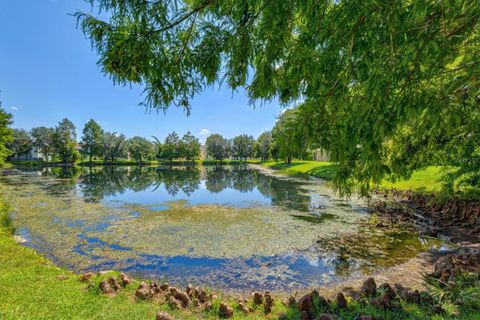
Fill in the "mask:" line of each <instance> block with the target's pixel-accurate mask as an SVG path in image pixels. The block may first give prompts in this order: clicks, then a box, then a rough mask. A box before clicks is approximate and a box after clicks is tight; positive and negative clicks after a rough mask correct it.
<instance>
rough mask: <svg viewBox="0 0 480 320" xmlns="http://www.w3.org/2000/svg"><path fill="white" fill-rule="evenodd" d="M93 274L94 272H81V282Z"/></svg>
mask: <svg viewBox="0 0 480 320" xmlns="http://www.w3.org/2000/svg"><path fill="white" fill-rule="evenodd" d="M94 275H95V273H93V272H85V273H84V274H82V275H81V276H80V281H81V282H88V281H89V280H90V279H91V278H92V277H93V276H94Z"/></svg>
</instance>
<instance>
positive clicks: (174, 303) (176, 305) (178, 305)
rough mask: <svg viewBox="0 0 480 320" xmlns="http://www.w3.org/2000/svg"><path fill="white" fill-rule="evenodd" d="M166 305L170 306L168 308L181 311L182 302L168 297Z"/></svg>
mask: <svg viewBox="0 0 480 320" xmlns="http://www.w3.org/2000/svg"><path fill="white" fill-rule="evenodd" d="M168 304H169V305H170V307H172V308H173V309H182V302H181V301H178V300H177V299H175V298H174V297H173V296H170V297H169V298H168Z"/></svg>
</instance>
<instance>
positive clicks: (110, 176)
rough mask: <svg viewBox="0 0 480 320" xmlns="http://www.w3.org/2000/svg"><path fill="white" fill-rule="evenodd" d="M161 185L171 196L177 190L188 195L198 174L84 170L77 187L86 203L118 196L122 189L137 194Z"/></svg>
mask: <svg viewBox="0 0 480 320" xmlns="http://www.w3.org/2000/svg"><path fill="white" fill-rule="evenodd" d="M162 183H163V184H164V186H165V190H166V191H167V192H168V193H169V194H170V195H172V196H175V195H176V194H177V193H178V192H179V191H180V190H182V191H183V192H185V193H186V194H187V195H190V194H191V193H192V192H194V191H195V190H197V189H198V186H199V184H200V173H199V170H198V168H196V167H185V168H154V167H107V166H106V167H101V168H100V167H97V168H88V169H86V170H85V171H84V172H83V174H82V175H81V179H80V182H79V186H80V188H81V189H82V191H83V194H84V196H85V198H86V200H87V201H99V200H101V199H102V198H103V197H106V196H113V195H116V194H122V193H124V192H125V191H126V190H132V191H135V192H140V191H143V190H146V189H148V188H151V187H153V188H154V189H157V188H158V187H160V186H161V184H162Z"/></svg>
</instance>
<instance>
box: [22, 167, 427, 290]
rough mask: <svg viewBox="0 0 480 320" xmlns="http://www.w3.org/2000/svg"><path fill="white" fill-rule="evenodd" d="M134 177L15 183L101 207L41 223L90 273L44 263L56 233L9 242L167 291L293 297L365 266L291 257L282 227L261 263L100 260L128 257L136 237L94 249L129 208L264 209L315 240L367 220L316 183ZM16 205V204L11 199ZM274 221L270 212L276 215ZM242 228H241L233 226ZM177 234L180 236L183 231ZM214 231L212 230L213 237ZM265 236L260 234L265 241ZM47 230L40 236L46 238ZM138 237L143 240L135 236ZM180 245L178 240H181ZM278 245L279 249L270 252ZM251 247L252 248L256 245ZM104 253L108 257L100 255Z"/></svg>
mask: <svg viewBox="0 0 480 320" xmlns="http://www.w3.org/2000/svg"><path fill="white" fill-rule="evenodd" d="M137 169H138V168H137ZM142 170H144V171H143V172H142V171H138V170H136V171H135V170H130V171H128V170H125V168H118V169H117V168H108V170H104V169H103V168H102V169H101V170H99V171H93V172H90V173H88V174H87V173H86V172H85V171H83V175H82V176H81V178H79V179H78V180H74V179H72V180H68V181H67V180H59V179H55V178H53V179H45V180H42V179H43V178H39V177H38V176H37V175H32V174H31V173H30V175H31V177H32V176H33V177H32V178H29V177H26V175H27V174H25V175H23V178H24V179H25V181H24V182H25V183H27V184H29V183H33V182H36V183H38V184H39V185H41V186H42V188H43V190H46V192H47V194H48V196H51V197H55V198H62V197H63V199H71V198H72V197H78V199H79V200H80V201H81V202H88V201H87V200H88V199H93V200H94V201H97V202H98V201H101V203H103V204H104V205H103V206H102V208H106V209H107V212H106V213H105V214H104V215H103V216H101V219H100V218H97V217H96V218H95V219H91V220H89V217H88V215H86V216H83V215H82V212H81V211H78V210H76V212H78V216H75V218H72V216H68V215H67V216H66V218H64V217H63V216H61V215H59V216H55V213H50V212H48V214H47V215H46V216H47V217H48V219H51V223H52V228H59V230H60V231H69V232H70V231H71V230H73V231H74V232H73V235H74V238H75V241H77V242H74V243H73V244H72V247H71V248H68V250H72V251H73V252H74V253H76V254H77V255H80V256H81V259H88V260H87V261H92V262H91V263H90V262H89V263H90V265H88V266H87V264H86V265H85V266H83V267H81V268H79V267H78V265H77V264H75V261H71V260H69V258H68V257H62V256H55V255H54V254H52V253H53V252H55V251H54V250H53V249H54V247H55V246H56V245H57V243H56V241H58V245H60V246H62V247H61V250H65V247H64V245H63V243H62V239H61V238H62V237H63V234H62V237H59V239H57V240H56V239H53V240H51V239H49V240H48V241H47V240H45V239H44V238H45V237H44V234H41V233H40V234H36V233H32V232H30V231H29V230H30V229H29V228H28V225H25V226H23V225H21V226H19V228H17V230H16V233H17V236H20V237H21V238H22V239H23V240H24V241H26V245H28V246H31V247H33V248H35V249H37V250H39V251H41V252H42V253H44V254H46V255H47V256H48V257H49V258H51V259H53V260H54V261H55V262H58V263H59V264H61V265H63V266H67V267H70V268H72V269H74V270H76V271H87V270H92V271H98V270H106V269H115V270H122V271H126V272H129V273H131V274H132V275H138V276H139V277H143V278H152V279H162V278H165V277H166V278H168V281H170V282H172V283H187V282H193V283H196V284H206V285H209V286H214V287H219V288H244V289H247V288H258V289H289V288H302V287H308V286H311V285H320V284H322V283H325V282H326V281H331V280H335V279H338V277H341V276H342V272H343V271H342V270H345V272H344V274H348V275H353V274H355V273H356V272H359V270H360V262H361V263H364V264H365V263H367V265H369V266H370V264H369V263H368V261H362V259H360V258H354V257H349V256H348V255H345V252H342V251H341V250H339V251H338V252H334V251H335V250H331V248H328V249H325V250H323V249H324V248H322V244H318V241H317V243H314V242H315V240H312V245H311V247H309V248H308V249H302V250H298V249H296V248H298V246H297V242H298V239H299V237H297V238H295V239H293V238H292V239H291V241H290V239H288V237H289V235H290V233H292V232H293V231H294V230H292V229H289V228H285V230H284V231H282V232H283V233H282V234H281V236H282V238H283V239H287V240H288V244H289V245H290V242H291V243H292V246H291V247H290V246H289V247H288V249H285V251H281V252H279V253H278V255H274V254H272V255H267V254H265V256H261V255H260V254H259V251H258V250H256V251H255V252H253V256H252V255H249V256H248V257H249V258H239V256H238V255H237V256H235V255H228V257H230V258H226V255H218V256H217V258H212V256H211V255H210V256H208V255H206V254H205V253H204V252H203V251H202V255H201V256H194V255H192V256H188V253H189V252H192V251H193V250H194V248H192V247H188V248H186V249H187V250H185V251H184V252H182V253H180V254H178V255H170V256H168V255H165V253H164V252H162V249H164V248H165V243H162V247H161V249H159V250H158V251H156V252H153V254H146V253H145V252H144V251H142V250H139V251H138V252H136V253H137V254H138V255H135V258H134V259H132V258H125V257H121V258H118V257H117V258H113V259H112V258H109V257H108V254H111V253H112V252H113V253H115V252H119V251H121V252H128V251H129V250H131V247H132V246H131V244H132V242H134V241H132V240H134V238H135V237H136V236H137V235H138V234H137V233H133V234H127V233H121V234H118V237H123V238H126V237H132V239H130V238H129V239H128V241H127V242H125V245H124V246H121V245H118V244H116V243H115V242H116V241H115V239H114V241H105V240H102V236H103V235H104V234H105V233H107V234H108V233H109V232H115V231H112V230H111V229H109V227H110V226H111V225H112V224H114V223H115V221H116V219H118V217H117V216H115V215H113V214H112V212H114V210H116V209H119V208H120V209H121V208H122V207H124V206H125V205H128V204H135V205H140V206H145V207H146V208H148V209H151V210H167V209H168V208H169V207H168V206H167V205H166V204H165V203H167V202H170V201H178V200H187V203H188V205H189V206H194V205H198V204H215V205H225V206H233V207H237V208H246V207H261V208H265V206H268V207H274V208H273V210H277V209H278V208H280V209H281V210H283V213H284V214H287V218H288V219H294V220H288V221H290V223H291V224H290V225H294V223H292V222H296V223H298V224H297V225H295V226H292V227H291V228H295V230H298V229H299V228H300V226H301V227H302V228H303V229H301V232H302V234H306V232H305V228H306V227H305V226H306V225H307V224H308V225H309V226H311V225H314V227H312V229H313V228H314V233H312V234H314V235H315V236H322V235H323V233H322V231H324V229H322V228H325V230H327V229H328V230H329V231H331V230H333V231H334V233H335V234H336V233H337V232H339V230H338V229H337V227H342V228H347V229H348V230H350V229H354V228H355V227H356V226H354V225H353V224H354V223H353V222H352V221H353V220H354V218H355V217H358V216H359V215H362V216H364V213H365V212H366V209H365V208H364V207H362V202H361V201H348V202H346V201H343V200H340V199H338V198H337V197H336V196H335V195H334V193H333V191H332V190H331V189H330V188H328V187H327V186H325V185H323V184H321V183H320V184H319V183H310V182H307V181H304V180H296V179H285V178H282V179H277V178H275V177H270V176H267V175H263V174H262V173H260V172H257V171H252V170H244V169H243V171H242V170H237V169H235V168H230V169H229V170H213V171H209V172H207V174H206V175H205V174H202V175H200V174H198V173H197V172H195V171H190V172H184V171H178V172H175V171H174V170H168V169H162V170H159V171H156V170H157V169H155V168H144V169H142ZM152 173H153V175H152ZM17 178H19V177H17ZM35 179H36V180H35ZM72 181H74V183H72ZM141 182H145V184H144V185H143V184H142V183H141ZM209 189H210V190H212V191H210V190H209ZM214 191H217V192H214ZM18 192H19V193H18V196H19V197H20V198H24V199H25V198H28V197H29V195H28V194H25V192H23V193H22V190H21V189H19V191H18ZM19 201H23V200H22V199H19ZM87 207H88V206H87ZM44 208H45V209H44ZM88 208H89V207H88ZM29 209H30V210H33V209H35V210H38V211H39V212H40V213H42V212H43V211H46V210H48V205H47V202H43V201H41V202H37V203H34V204H32V205H31V207H30V208H29ZM269 210H270V208H268V210H267V209H265V210H261V211H262V215H259V216H258V218H257V220H254V222H252V224H250V225H248V226H247V227H246V228H243V229H241V230H242V231H241V232H244V230H247V231H248V234H251V232H252V230H256V229H255V226H256V225H261V223H260V222H262V221H263V220H268V219H272V216H268V215H266V212H267V211H269ZM270 211H272V210H270ZM141 212H143V211H142V210H140V209H138V211H137V208H134V209H132V210H130V211H129V212H128V213H127V215H126V216H124V217H123V218H121V219H132V221H140V222H141V221H142V220H137V219H142V213H141ZM274 212H275V213H277V212H278V211H274ZM278 214H279V215H280V214H281V213H278ZM275 216H277V215H275ZM14 219H15V217H14ZM349 219H350V220H349ZM27 221H28V219H27ZM47 221H50V220H47ZM128 221H130V220H128ZM179 221H182V220H179ZM187 221H188V220H187ZM241 221H247V220H244V218H242V220H241ZM241 221H240V220H239V221H238V222H241ZM302 223H303V225H302ZM328 223H331V226H332V227H328V228H326V227H324V226H325V225H327V224H328ZM186 227H188V224H187V225H186ZM181 228H185V227H184V226H183V225H181V226H180V225H179V226H175V225H171V226H165V227H162V229H161V232H163V233H164V234H168V235H171V236H172V237H175V235H176V234H178V233H179V231H181ZM219 230H220V229H216V230H215V234H217V233H218V232H219ZM270 230H271V229H269V230H268V231H269V232H264V233H263V234H270V233H271V231H270ZM50 231H51V230H48V233H50ZM135 231H137V230H135ZM138 232H139V233H141V232H143V231H142V229H139V231H138ZM147 232H150V231H147ZM197 232H199V231H197ZM200 232H201V231H200ZM45 234H47V233H45ZM226 235H227V236H226V237H224V238H222V241H223V242H225V241H226V238H228V236H230V234H228V233H226ZM189 236H190V234H189ZM195 236H198V235H196V234H195V233H192V234H191V237H195ZM148 237H149V238H148V240H149V241H153V242H154V241H155V239H156V238H155V233H152V234H148ZM168 239H174V238H168ZM181 239H182V241H184V240H183V239H185V238H181ZM202 239H203V238H202ZM206 239H211V238H206ZM275 239H279V238H278V237H277V238H275ZM116 240H118V239H116ZM255 240H256V239H255ZM309 241H310V240H309ZM278 242H279V240H277V241H275V242H272V243H278ZM254 244H256V245H258V243H254ZM308 244H309V243H308ZM260 245H261V246H266V247H267V248H268V243H267V244H265V243H261V244H260ZM425 245H427V243H425ZM212 246H215V243H212ZM339 247H340V246H339V245H338V244H337V243H335V244H334V248H335V249H338V248H339ZM291 248H294V249H291ZM240 249H241V248H240ZM320 249H322V250H320ZM132 250H133V249H132ZM270 252H271V251H269V253H270ZM103 253H106V254H107V255H106V256H102V254H103ZM162 254H163V256H162ZM113 256H115V255H113ZM232 256H233V258H232ZM218 257H219V258H218Z"/></svg>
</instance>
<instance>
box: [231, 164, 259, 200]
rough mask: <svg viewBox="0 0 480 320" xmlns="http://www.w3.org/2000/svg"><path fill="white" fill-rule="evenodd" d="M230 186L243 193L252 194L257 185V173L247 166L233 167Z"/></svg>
mask: <svg viewBox="0 0 480 320" xmlns="http://www.w3.org/2000/svg"><path fill="white" fill-rule="evenodd" d="M230 178H231V183H230V186H231V187H232V188H233V189H235V190H238V191H240V192H242V193H247V192H251V191H252V190H253V189H254V188H255V185H256V180H257V179H256V178H257V171H255V170H252V169H249V168H248V167H247V166H246V165H239V166H235V167H233V170H232V174H231V175H230Z"/></svg>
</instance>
